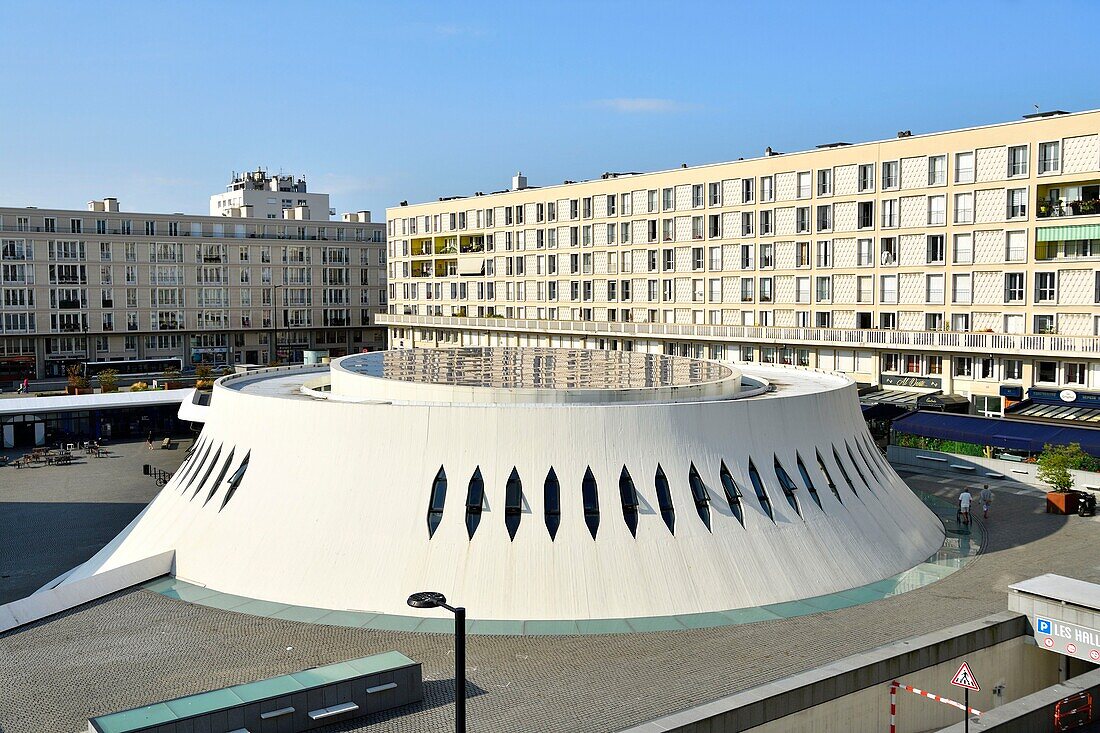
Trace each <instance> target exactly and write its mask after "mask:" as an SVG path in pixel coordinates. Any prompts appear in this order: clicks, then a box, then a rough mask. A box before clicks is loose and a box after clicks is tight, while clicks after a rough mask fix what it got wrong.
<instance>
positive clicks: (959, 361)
mask: <svg viewBox="0 0 1100 733" xmlns="http://www.w3.org/2000/svg"><path fill="white" fill-rule="evenodd" d="M952 361H953V362H954V368H955V371H954V375H955V376H956V377H972V376H974V360H973V359H972V358H971V357H969V356H956V357H955V358H954V359H953V360H952Z"/></svg>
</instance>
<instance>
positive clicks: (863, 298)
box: [856, 275, 875, 328]
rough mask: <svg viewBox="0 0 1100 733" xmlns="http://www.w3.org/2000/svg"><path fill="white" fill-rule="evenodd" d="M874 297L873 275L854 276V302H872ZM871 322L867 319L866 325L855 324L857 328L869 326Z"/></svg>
mask: <svg viewBox="0 0 1100 733" xmlns="http://www.w3.org/2000/svg"><path fill="white" fill-rule="evenodd" d="M874 299H875V278H874V276H873V275H861V276H860V277H857V278H856V302H857V303H873V302H874ZM870 327H871V324H870V322H869V321H868V323H867V325H866V326H857V328H870Z"/></svg>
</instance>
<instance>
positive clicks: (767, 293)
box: [759, 277, 772, 303]
mask: <svg viewBox="0 0 1100 733" xmlns="http://www.w3.org/2000/svg"><path fill="white" fill-rule="evenodd" d="M759 295H760V302H761V303H770V302H772V279H771V278H770V277H762V278H760V292H759Z"/></svg>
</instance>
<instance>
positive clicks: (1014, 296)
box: [1005, 272, 1024, 303]
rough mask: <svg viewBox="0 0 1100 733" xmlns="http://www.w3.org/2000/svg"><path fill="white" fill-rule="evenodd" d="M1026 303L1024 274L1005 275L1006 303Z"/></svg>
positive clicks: (1007, 273) (1012, 273) (1009, 273)
mask: <svg viewBox="0 0 1100 733" xmlns="http://www.w3.org/2000/svg"><path fill="white" fill-rule="evenodd" d="M1023 301H1024V273H1022V272H1006V273H1005V302H1006V303H1022V302H1023Z"/></svg>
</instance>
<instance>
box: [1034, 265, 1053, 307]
mask: <svg viewBox="0 0 1100 733" xmlns="http://www.w3.org/2000/svg"><path fill="white" fill-rule="evenodd" d="M1056 279H1057V273H1053V272H1037V273H1035V302H1036V303H1053V302H1054V301H1055V299H1056V298H1055V283H1056Z"/></svg>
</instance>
